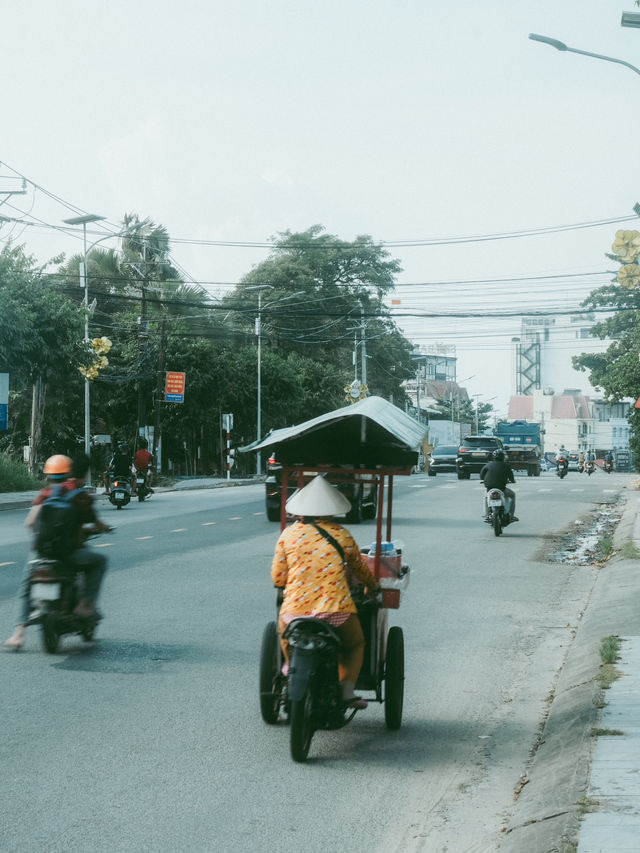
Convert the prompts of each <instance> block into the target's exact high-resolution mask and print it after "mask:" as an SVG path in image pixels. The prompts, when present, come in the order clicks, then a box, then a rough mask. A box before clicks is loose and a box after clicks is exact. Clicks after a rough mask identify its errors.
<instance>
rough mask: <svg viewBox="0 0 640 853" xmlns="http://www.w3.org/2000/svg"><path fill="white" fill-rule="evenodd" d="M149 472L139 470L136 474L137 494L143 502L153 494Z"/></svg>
mask: <svg viewBox="0 0 640 853" xmlns="http://www.w3.org/2000/svg"><path fill="white" fill-rule="evenodd" d="M148 476H149V475H148V474H147V472H146V471H138V473H137V474H136V495H137V496H138V500H139V501H140V502H142V501H143V500H144V499H145V498H148V497H149V495H151V494H153V491H152V489H150V488H149V484H148V480H147V478H148Z"/></svg>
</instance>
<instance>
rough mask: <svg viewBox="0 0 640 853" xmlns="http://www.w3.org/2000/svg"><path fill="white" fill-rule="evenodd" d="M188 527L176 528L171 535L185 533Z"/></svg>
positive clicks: (171, 531)
mask: <svg viewBox="0 0 640 853" xmlns="http://www.w3.org/2000/svg"><path fill="white" fill-rule="evenodd" d="M186 529H187V528H186V527H176V528H175V529H174V530H170V531H169V533H184V532H185V530H186Z"/></svg>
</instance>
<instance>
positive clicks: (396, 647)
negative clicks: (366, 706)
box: [384, 626, 404, 730]
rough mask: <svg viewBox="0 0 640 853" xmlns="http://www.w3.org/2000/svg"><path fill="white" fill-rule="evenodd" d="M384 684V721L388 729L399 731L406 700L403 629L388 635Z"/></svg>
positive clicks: (394, 630)
mask: <svg viewBox="0 0 640 853" xmlns="http://www.w3.org/2000/svg"><path fill="white" fill-rule="evenodd" d="M384 684H385V687H384V720H385V723H386V724H387V728H388V729H394V730H395V729H399V728H400V726H401V724H402V703H403V700H404V636H403V634H402V628H398V627H396V626H394V627H393V628H390V629H389V633H388V634H387V656H386V659H385V676H384Z"/></svg>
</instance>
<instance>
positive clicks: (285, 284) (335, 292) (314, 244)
mask: <svg viewBox="0 0 640 853" xmlns="http://www.w3.org/2000/svg"><path fill="white" fill-rule="evenodd" d="M399 271H400V265H399V262H398V261H397V260H392V259H390V258H389V255H388V252H386V250H384V249H383V248H382V247H380V246H379V245H377V244H375V243H374V242H373V240H372V239H371V237H368V236H359V237H356V239H355V240H354V241H352V242H345V241H343V240H339V239H338V238H337V237H335V236H333V235H330V234H326V233H324V229H323V228H322V227H321V226H319V225H315V226H312V227H311V228H309V229H307V230H306V231H303V232H300V233H293V232H291V231H285V232H283V233H281V234H280V235H279V237H278V239H277V241H276V243H275V247H274V250H273V252H272V254H271V256H270V257H269V258H268V259H267V260H266V261H264V262H263V263H261V264H259V265H258V266H257V267H255V268H254V269H253V270H252V271H251V272H250V273H248V274H247V275H246V276H245V277H244V278H243V279H242V282H241V283H240V284H239V285H238V287H236V288H235V290H234V291H233V293H232V294H230V295H229V296H228V297H227V298H226V299H225V300H224V304H225V307H227V308H228V309H229V310H230V311H232V312H233V313H232V314H231V315H230V316H231V317H232V318H233V319H232V322H234V323H235V324H236V325H237V326H239V327H241V328H244V329H246V330H247V331H249V330H250V329H252V327H253V324H254V322H255V320H256V317H257V316H258V314H259V315H260V327H261V336H262V343H263V346H264V347H265V349H267V350H269V349H270V350H271V351H272V352H274V353H275V352H277V353H280V354H281V355H282V356H283V357H285V358H293V359H294V360H295V363H296V364H298V365H299V366H302V365H304V370H306V371H307V372H309V371H311V363H312V362H314V363H315V364H316V365H318V366H319V367H317V368H316V369H314V370H313V373H314V376H315V382H314V384H313V385H305V386H303V387H302V395H303V396H302V399H301V401H300V410H301V412H303V413H304V416H305V417H313V416H315V415H319V414H321V413H323V412H326V411H328V410H329V409H331V408H333V407H337V406H341V405H344V386H345V385H346V384H347V383H348V382H350V381H351V380H352V379H353V378H354V367H353V356H352V353H353V352H354V349H355V350H356V352H357V359H356V365H357V368H356V369H358V370H359V369H360V362H361V352H362V347H363V346H364V347H366V354H367V356H368V358H367V362H366V366H367V385H368V387H369V389H370V391H371V392H372V393H374V394H382V395H384V396H387V397H389V396H393V397H394V399H395V400H396V401H397V402H399V403H401V402H402V401H403V400H404V392H403V390H402V382H403V380H405V379H407V378H409V377H410V376H412V375H413V367H412V365H411V359H410V353H411V350H412V347H411V345H410V343H409V342H408V341H407V340H406V339H405V338H404V336H403V335H402V334H401V333H400V331H399V330H398V329H397V327H396V326H395V324H394V322H393V320H392V319H391V316H390V313H389V310H388V308H387V307H386V306H385V304H384V301H383V299H384V297H385V296H386V295H387V294H388V293H389V292H390V291H391V290H392V289H393V287H394V276H395V275H396V274H397V273H398V272H399ZM259 294H261V295H259ZM359 378H362V376H359ZM318 380H320V384H318ZM264 387H265V394H264V399H265V407H264V414H265V424H264V425H265V428H266V429H269V428H271V427H276V426H282V425H283V411H282V409H279V410H274V417H273V418H272V416H271V412H270V406H269V402H268V400H269V395H270V392H271V390H272V389H271V384H270V380H269V378H268V377H267V382H266V384H265V386H264ZM319 388H321V389H322V393H321V394H319V393H318V389H319Z"/></svg>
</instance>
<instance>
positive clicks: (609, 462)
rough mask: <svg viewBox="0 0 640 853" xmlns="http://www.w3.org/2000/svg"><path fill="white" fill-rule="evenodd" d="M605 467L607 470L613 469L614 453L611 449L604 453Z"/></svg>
mask: <svg viewBox="0 0 640 853" xmlns="http://www.w3.org/2000/svg"><path fill="white" fill-rule="evenodd" d="M604 467H605V470H606V469H608V470H609V471H613V453H612V452H611V451H610V450H608V451H607V452H606V453H605V455H604Z"/></svg>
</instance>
